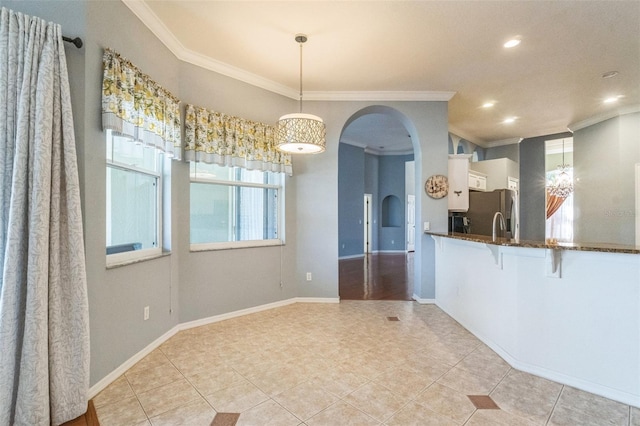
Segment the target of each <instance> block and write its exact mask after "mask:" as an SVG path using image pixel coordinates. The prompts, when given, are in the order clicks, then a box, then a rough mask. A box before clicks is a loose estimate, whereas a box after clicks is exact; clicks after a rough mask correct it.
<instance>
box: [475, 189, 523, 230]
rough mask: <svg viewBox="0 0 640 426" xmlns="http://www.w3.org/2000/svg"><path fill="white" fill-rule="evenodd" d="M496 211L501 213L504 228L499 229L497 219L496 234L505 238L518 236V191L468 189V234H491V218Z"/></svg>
mask: <svg viewBox="0 0 640 426" xmlns="http://www.w3.org/2000/svg"><path fill="white" fill-rule="evenodd" d="M496 212H500V213H502V215H503V216H504V220H505V222H506V229H505V230H504V231H500V224H499V221H498V222H497V223H496V235H497V236H499V237H506V238H517V237H518V233H519V232H518V226H519V225H518V193H517V192H516V191H514V190H511V189H496V190H495V191H489V192H480V191H469V210H468V211H467V213H466V216H467V219H468V224H469V225H468V226H469V227H468V232H469V233H470V234H479V235H489V236H491V235H492V234H493V229H492V226H493V218H494V216H495V214H496Z"/></svg>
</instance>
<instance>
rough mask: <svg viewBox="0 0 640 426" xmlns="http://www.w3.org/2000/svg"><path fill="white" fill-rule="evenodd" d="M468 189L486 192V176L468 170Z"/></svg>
mask: <svg viewBox="0 0 640 426" xmlns="http://www.w3.org/2000/svg"><path fill="white" fill-rule="evenodd" d="M469 189H470V190H472V191H486V190H487V175H485V174H484V173H479V172H476V171H474V170H469Z"/></svg>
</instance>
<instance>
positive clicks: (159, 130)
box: [102, 49, 181, 160]
mask: <svg viewBox="0 0 640 426" xmlns="http://www.w3.org/2000/svg"><path fill="white" fill-rule="evenodd" d="M102 64H103V72H104V76H103V80H102V128H103V129H105V130H106V129H111V130H112V131H113V132H116V133H117V134H119V135H121V136H125V137H128V138H131V140H132V141H134V142H137V143H142V144H143V145H146V146H153V147H155V148H157V149H159V150H161V151H163V152H164V153H165V154H166V155H167V156H170V157H173V158H174V159H176V160H178V159H180V145H181V139H180V130H181V129H180V101H179V100H178V99H177V98H175V97H174V96H173V95H172V94H171V93H169V91H167V90H165V89H164V88H162V87H161V86H160V85H159V84H157V83H156V82H155V81H153V80H152V79H151V78H149V76H148V75H146V74H143V73H142V72H141V71H140V70H139V69H138V68H137V67H136V66H135V65H133V64H132V63H131V62H129V61H128V60H126V59H125V58H123V57H121V56H120V55H119V54H118V53H116V52H114V51H113V50H111V49H105V51H104V55H103V57H102Z"/></svg>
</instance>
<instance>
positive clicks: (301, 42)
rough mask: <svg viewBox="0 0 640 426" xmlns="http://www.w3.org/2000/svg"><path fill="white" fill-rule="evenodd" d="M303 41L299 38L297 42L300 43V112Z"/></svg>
mask: <svg viewBox="0 0 640 426" xmlns="http://www.w3.org/2000/svg"><path fill="white" fill-rule="evenodd" d="M305 40H306V39H305ZM303 43H304V40H300V41H299V42H298V44H299V45H300V112H302V44H303Z"/></svg>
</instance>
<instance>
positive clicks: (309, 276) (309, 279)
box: [307, 272, 311, 281]
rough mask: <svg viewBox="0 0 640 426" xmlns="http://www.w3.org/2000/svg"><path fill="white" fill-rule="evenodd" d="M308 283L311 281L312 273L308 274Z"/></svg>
mask: <svg viewBox="0 0 640 426" xmlns="http://www.w3.org/2000/svg"><path fill="white" fill-rule="evenodd" d="M307 281H311V272H307Z"/></svg>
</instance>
